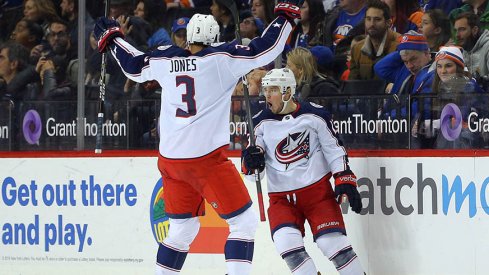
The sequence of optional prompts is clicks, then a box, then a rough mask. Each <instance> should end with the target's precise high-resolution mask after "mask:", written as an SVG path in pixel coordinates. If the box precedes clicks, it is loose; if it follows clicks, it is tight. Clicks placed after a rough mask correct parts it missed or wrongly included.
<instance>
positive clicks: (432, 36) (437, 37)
mask: <svg viewBox="0 0 489 275" xmlns="http://www.w3.org/2000/svg"><path fill="white" fill-rule="evenodd" d="M419 31H420V33H422V34H423V35H424V37H426V41H428V46H429V47H430V50H431V54H432V56H433V57H434V55H436V53H437V52H438V50H439V49H440V47H442V46H444V45H446V44H447V43H449V41H450V36H451V26H450V20H449V19H448V16H447V15H446V14H445V13H444V12H443V11H442V10H439V9H433V10H428V11H426V12H425V13H424V14H423V19H422V20H421V26H420V27H419Z"/></svg>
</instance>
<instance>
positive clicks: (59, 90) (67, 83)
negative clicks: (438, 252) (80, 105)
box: [36, 21, 78, 100]
mask: <svg viewBox="0 0 489 275" xmlns="http://www.w3.org/2000/svg"><path fill="white" fill-rule="evenodd" d="M68 31H69V30H68V25H67V23H66V22H64V21H54V22H52V23H51V24H50V26H49V32H48V34H47V40H48V42H49V46H50V50H48V51H45V52H43V55H42V56H41V57H40V59H39V61H38V63H37V65H36V71H37V72H38V73H39V76H40V77H41V84H42V94H43V97H44V99H47V100H74V99H75V98H76V96H75V92H74V91H75V87H76V86H77V85H76V84H77V75H78V73H77V71H78V68H77V67H78V65H77V52H76V51H75V49H74V48H73V47H72V45H71V40H70V35H69V32H68ZM75 63H76V64H75ZM71 70H74V71H71Z"/></svg>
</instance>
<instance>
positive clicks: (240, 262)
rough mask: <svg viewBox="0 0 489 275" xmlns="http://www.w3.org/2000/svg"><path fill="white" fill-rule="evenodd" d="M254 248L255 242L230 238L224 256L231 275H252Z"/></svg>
mask: <svg viewBox="0 0 489 275" xmlns="http://www.w3.org/2000/svg"><path fill="white" fill-rule="evenodd" d="M254 246H255V243H254V241H253V240H245V239H231V238H229V239H228V240H227V241H226V245H225V246H224V256H225V257H226V267H227V270H228V274H229V275H247V274H250V272H251V261H252V260H253V250H254Z"/></svg>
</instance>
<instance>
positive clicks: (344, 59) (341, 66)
mask: <svg viewBox="0 0 489 275" xmlns="http://www.w3.org/2000/svg"><path fill="white" fill-rule="evenodd" d="M366 37H367V36H366V35H365V34H360V35H355V36H350V35H348V36H347V37H346V38H345V39H343V40H341V41H340V43H339V44H338V46H337V47H336V49H335V53H336V55H335V60H336V62H335V63H336V64H337V66H336V67H337V68H336V69H335V71H338V74H337V77H335V79H340V80H343V81H345V80H348V79H349V78H350V65H351V49H353V48H354V47H355V45H357V44H358V43H360V41H362V40H364V39H365V38H366ZM347 43H350V45H349V46H346V45H345V46H344V44H347Z"/></svg>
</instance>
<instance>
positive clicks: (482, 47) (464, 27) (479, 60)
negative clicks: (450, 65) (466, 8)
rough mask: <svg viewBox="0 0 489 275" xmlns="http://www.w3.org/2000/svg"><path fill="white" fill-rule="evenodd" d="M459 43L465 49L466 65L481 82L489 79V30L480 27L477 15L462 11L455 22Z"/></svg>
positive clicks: (483, 82)
mask: <svg viewBox="0 0 489 275" xmlns="http://www.w3.org/2000/svg"><path fill="white" fill-rule="evenodd" d="M454 27H455V31H456V37H457V45H458V46H461V47H462V48H463V49H464V53H463V54H464V59H465V65H466V66H467V68H468V70H469V72H470V73H471V74H472V75H473V76H474V77H475V78H476V79H477V81H478V82H480V83H481V84H485V82H487V81H488V79H489V30H482V29H481V28H480V24H479V20H478V18H477V15H475V14H474V13H470V12H465V13H461V14H459V15H458V16H457V18H456V19H455V23H454Z"/></svg>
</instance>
